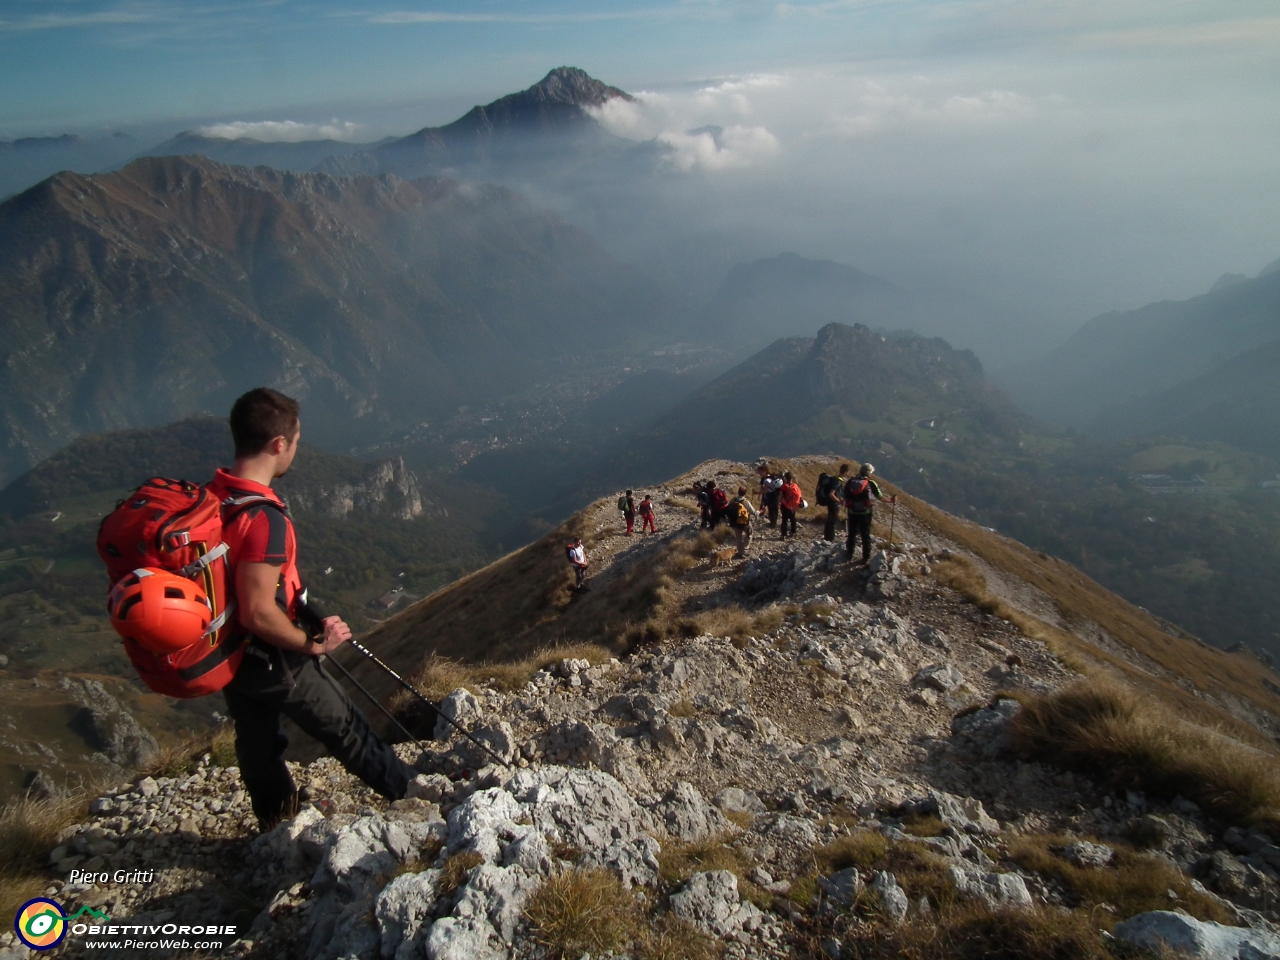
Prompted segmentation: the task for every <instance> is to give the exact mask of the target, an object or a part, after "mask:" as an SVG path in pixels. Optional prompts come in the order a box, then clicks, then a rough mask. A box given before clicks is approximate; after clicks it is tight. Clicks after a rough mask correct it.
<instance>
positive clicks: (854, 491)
mask: <svg viewBox="0 0 1280 960" xmlns="http://www.w3.org/2000/svg"><path fill="white" fill-rule="evenodd" d="M875 472H876V468H875V467H873V466H872V465H871V464H869V463H864V464H863V465H862V466H861V467H859V468H858V475H857V476H856V477H854V478H853V479H851V480H850V481H849V482H848V483H846V484H845V485H844V505H845V507H847V508H848V510H849V542H848V545H847V552H846V554H845V559H846V561H848V560H852V559H853V546H854V543H855V540H856V538H857V537H861V538H862V561H861V562H862V563H868V562H870V560H871V501H872V499H875V500H883V499H884V496H883V495H881V493H880V486H879V485H878V484H877V483H876V482H875V481H874V480H872V479H871V475H872V474H873V473H875ZM897 500H898V498H897V497H890V498H889V502H890V503H897Z"/></svg>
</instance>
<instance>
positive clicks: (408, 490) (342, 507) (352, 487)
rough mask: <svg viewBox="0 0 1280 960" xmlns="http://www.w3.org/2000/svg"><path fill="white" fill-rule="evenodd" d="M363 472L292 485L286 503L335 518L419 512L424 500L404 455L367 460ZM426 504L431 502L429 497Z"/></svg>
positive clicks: (406, 517) (405, 516) (409, 515)
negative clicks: (329, 482)
mask: <svg viewBox="0 0 1280 960" xmlns="http://www.w3.org/2000/svg"><path fill="white" fill-rule="evenodd" d="M363 472H364V477H363V479H361V480H360V481H358V482H354V483H353V482H349V481H346V482H344V481H338V482H335V483H333V484H332V485H325V484H323V483H319V484H317V483H314V482H313V483H311V484H305V483H304V484H302V485H291V486H290V489H289V494H288V496H289V504H290V506H291V507H296V508H298V509H301V510H310V511H315V512H318V513H323V514H327V515H328V516H331V517H337V518H342V517H346V516H350V515H351V514H352V513H365V514H370V515H373V516H389V517H396V518H398V519H400V520H412V519H413V518H414V517H417V516H420V515H421V514H422V510H423V502H424V501H423V497H422V493H421V492H420V491H419V490H418V478H417V477H415V476H414V474H413V471H412V470H409V469H407V468H406V467H405V465H404V458H403V457H395V458H394V459H391V460H380V461H377V462H375V463H370V464H367V465H365V466H364V468H363ZM426 504H427V506H432V505H433V504H432V503H431V501H430V500H427V501H426Z"/></svg>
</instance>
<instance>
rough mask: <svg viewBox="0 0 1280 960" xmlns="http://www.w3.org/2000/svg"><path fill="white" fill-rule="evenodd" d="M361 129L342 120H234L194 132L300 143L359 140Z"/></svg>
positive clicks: (204, 134)
mask: <svg viewBox="0 0 1280 960" xmlns="http://www.w3.org/2000/svg"><path fill="white" fill-rule="evenodd" d="M362 130H363V128H362V127H361V126H360V125H359V124H355V123H351V122H349V121H346V120H332V121H330V122H329V123H298V122H297V121H296V120H236V121H233V122H231V123H214V124H210V125H209V126H206V127H199V128H198V129H197V130H196V133H198V134H200V135H201V136H205V137H221V138H223V139H226V140H240V139H242V138H245V137H247V138H249V139H251V140H263V141H266V142H268V143H301V142H302V141H303V140H351V141H355V140H358V139H359V138H360V134H361V131H362Z"/></svg>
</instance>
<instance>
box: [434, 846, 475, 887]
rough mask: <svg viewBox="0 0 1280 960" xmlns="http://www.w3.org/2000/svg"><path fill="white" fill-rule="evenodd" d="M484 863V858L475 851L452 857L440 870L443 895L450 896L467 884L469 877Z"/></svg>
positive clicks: (456, 854)
mask: <svg viewBox="0 0 1280 960" xmlns="http://www.w3.org/2000/svg"><path fill="white" fill-rule="evenodd" d="M482 863H484V857H482V856H481V855H480V854H478V853H476V852H475V851H474V850H467V851H466V852H464V853H455V854H454V855H453V856H451V857H450V858H449V859H448V860H446V861H445V862H444V866H443V867H441V869H440V892H441V894H449V893H453V891H455V890H457V889H458V888H459V887H460V886H462V885H463V884H464V883H466V882H467V875H468V874H469V873H470V872H471V871H472V870H474V869H475V868H476V867H478V866H480V864H482Z"/></svg>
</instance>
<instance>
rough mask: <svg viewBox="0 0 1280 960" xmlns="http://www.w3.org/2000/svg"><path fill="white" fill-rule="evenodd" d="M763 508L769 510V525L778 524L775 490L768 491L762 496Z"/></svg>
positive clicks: (774, 525)
mask: <svg viewBox="0 0 1280 960" xmlns="http://www.w3.org/2000/svg"><path fill="white" fill-rule="evenodd" d="M764 506H765V509H767V510H768V511H769V526H771V527H776V526H777V525H778V494H777V491H774V492H773V493H770V494H769V496H767V497H765V498H764Z"/></svg>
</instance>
